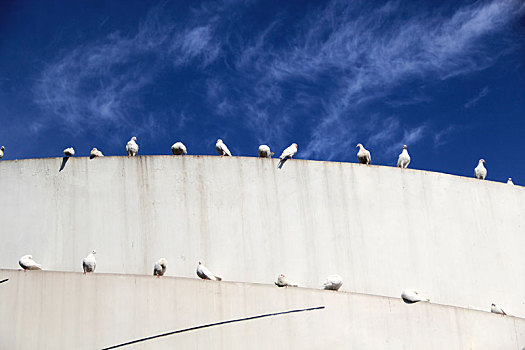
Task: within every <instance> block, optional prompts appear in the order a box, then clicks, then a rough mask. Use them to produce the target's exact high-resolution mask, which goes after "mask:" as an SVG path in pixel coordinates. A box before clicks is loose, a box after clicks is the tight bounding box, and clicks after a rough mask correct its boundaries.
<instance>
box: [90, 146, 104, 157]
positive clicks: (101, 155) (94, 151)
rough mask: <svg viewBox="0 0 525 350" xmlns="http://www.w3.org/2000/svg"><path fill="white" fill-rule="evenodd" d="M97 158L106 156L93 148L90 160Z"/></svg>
mask: <svg viewBox="0 0 525 350" xmlns="http://www.w3.org/2000/svg"><path fill="white" fill-rule="evenodd" d="M97 157H104V155H103V154H102V152H100V151H99V150H98V149H96V148H93V149H92V150H91V153H90V154H89V159H93V158H97Z"/></svg>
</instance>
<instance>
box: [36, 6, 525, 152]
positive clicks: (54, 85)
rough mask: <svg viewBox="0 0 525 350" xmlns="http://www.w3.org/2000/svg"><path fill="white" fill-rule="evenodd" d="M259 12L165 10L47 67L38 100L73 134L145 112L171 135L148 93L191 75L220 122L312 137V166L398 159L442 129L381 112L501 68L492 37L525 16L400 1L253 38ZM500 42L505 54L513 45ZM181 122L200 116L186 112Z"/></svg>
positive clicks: (305, 147) (265, 30) (264, 137)
mask: <svg viewBox="0 0 525 350" xmlns="http://www.w3.org/2000/svg"><path fill="white" fill-rule="evenodd" d="M365 4H366V6H365ZM250 6H252V4H251V3H250V2H249V1H248V2H235V1H230V2H229V1H225V2H223V3H217V2H212V3H211V2H210V3H209V2H204V3H202V4H200V5H199V6H197V7H194V8H192V10H191V11H190V13H189V14H188V15H187V16H186V17H185V18H184V20H177V21H175V20H171V19H167V20H166V18H164V12H165V11H164V9H163V8H162V7H160V8H156V9H154V10H152V11H151V12H150V13H148V15H147V16H146V18H145V19H144V21H143V22H142V23H141V24H140V25H139V27H138V30H137V31H136V33H134V34H132V35H130V34H128V35H125V34H122V33H119V32H114V33H111V34H110V35H107V36H106V37H104V38H102V39H100V40H96V41H94V42H89V43H85V44H82V45H79V46H78V47H75V48H72V49H71V50H69V51H64V52H63V53H62V54H61V55H60V56H59V57H58V58H57V59H56V60H55V61H53V62H50V63H49V64H48V65H46V66H45V68H44V70H43V72H42V75H41V79H40V81H39V82H38V84H37V86H36V87H35V99H36V101H37V102H38V104H39V105H40V106H41V107H42V108H43V109H45V110H47V111H50V112H51V113H52V114H53V115H55V116H58V117H60V118H61V120H62V121H63V122H64V124H66V125H68V126H75V127H77V128H82V127H85V126H89V127H94V128H96V127H98V126H99V125H107V124H108V123H109V124H112V125H126V123H128V121H127V116H129V115H130V114H136V115H141V114H143V115H144V120H143V123H142V125H145V127H148V125H149V126H150V127H151V128H152V130H153V131H152V132H160V130H156V129H155V128H154V124H155V123H154V121H155V117H153V116H151V114H149V113H144V108H143V104H144V100H143V99H144V97H143V94H141V92H142V91H143V90H144V89H145V88H148V87H151V86H154V85H155V82H156V81H157V79H159V76H161V75H162V72H163V70H164V69H167V67H169V68H170V69H172V70H175V71H183V69H182V68H187V67H191V68H192V69H194V70H197V71H199V74H201V76H200V77H199V78H200V79H196V80H195V81H193V82H192V85H191V88H192V89H195V90H196V91H197V94H198V95H199V96H202V103H203V104H205V105H206V107H207V108H208V110H210V112H211V113H212V115H211V116H210V118H217V117H222V118H230V122H232V120H234V122H232V123H236V122H239V123H242V125H243V126H244V127H246V128H248V129H249V130H251V132H252V133H253V137H254V138H255V139H257V140H258V141H259V142H265V143H269V142H270V140H271V141H272V142H273V143H279V144H283V145H284V144H288V143H289V142H291V141H297V139H290V138H294V137H297V134H295V133H294V130H296V129H300V130H301V133H308V137H305V136H304V135H301V136H302V137H303V139H308V140H309V141H308V143H307V144H300V156H301V157H314V158H323V159H333V158H337V157H342V156H343V155H344V154H345V153H346V152H347V151H346V150H347V149H348V148H349V147H350V148H351V147H353V146H355V143H357V142H358V141H359V142H363V141H364V142H366V143H368V144H370V146H372V147H375V148H377V149H380V150H382V151H385V153H388V152H390V151H392V150H394V149H397V148H398V147H399V145H400V144H401V145H402V144H403V143H407V144H413V143H416V142H419V141H420V140H422V139H424V138H426V137H431V135H432V132H430V125H431V123H429V121H428V120H426V119H425V118H422V119H421V120H417V121H413V120H412V121H407V120H406V119H405V118H403V117H402V116H400V115H399V114H396V115H392V114H391V113H387V114H385V115H382V114H381V112H378V111H377V110H374V109H372V108H370V106H377V105H386V106H388V107H399V106H405V105H409V104H419V103H425V102H428V101H429V100H430V99H429V98H428V97H427V96H425V95H424V94H423V93H421V92H418V91H417V90H415V92H414V93H413V94H407V93H406V92H404V91H400V90H401V89H403V86H405V83H407V82H413V81H434V82H435V81H441V80H446V79H449V78H451V77H455V76H458V75H464V74H469V73H472V72H476V71H479V70H482V69H485V68H487V67H489V66H490V65H492V64H494V62H495V61H496V60H497V58H498V54H492V55H490V54H487V52H488V50H487V47H486V45H485V43H484V40H482V39H485V38H489V39H490V38H492V36H493V35H494V34H497V33H499V32H500V31H502V30H503V29H504V28H505V26H506V25H507V24H508V23H510V22H511V21H512V20H513V19H515V18H516V16H517V13H518V12H519V11H521V10H520V1H518V0H504V1H501V0H493V1H483V2H474V3H472V4H468V5H462V6H459V7H457V8H456V9H455V10H450V8H449V7H443V8H434V9H433V10H432V11H430V10H425V9H422V8H420V7H412V8H409V9H407V8H404V7H402V6H403V2H401V1H387V2H385V3H384V5H383V6H382V7H379V8H377V7H376V8H374V7H371V6H370V5H369V4H368V3H367V2H348V1H342V0H341V1H337V0H335V1H331V2H329V3H326V4H324V3H323V4H321V5H320V7H318V8H313V5H312V10H311V11H310V12H309V13H308V14H307V15H306V16H303V17H301V19H299V20H297V19H294V21H293V23H290V18H289V17H287V16H288V15H289V14H287V13H286V12H285V9H283V10H282V11H281V12H279V13H276V14H275V15H274V16H273V17H272V19H271V21H270V22H269V23H267V24H266V25H262V26H260V27H257V26H250V28H248V29H246V28H244V27H243V25H244V26H246V23H243V24H241V23H240V22H239V18H242V17H243V16H242V11H243V9H245V8H250ZM522 12H523V11H522ZM407 13H409V14H410V15H406V14H407ZM254 28H256V29H254ZM283 33H286V35H283ZM491 43H492V44H493V45H501V46H502V50H497V51H499V52H505V50H503V49H504V47H503V45H504V43H499V42H497V41H494V42H491ZM491 52H494V51H491ZM144 58H148V59H147V60H146V59H144ZM151 62H154V64H151ZM216 66H220V69H217V70H215V71H213V74H211V73H210V74H205V73H206V71H207V69H209V68H210V67H216ZM403 92H404V93H403ZM487 93H488V88H487V91H486V92H485V93H484V95H483V91H482V94H480V96H478V97H479V98H478V99H477V100H479V99H480V98H482V97H483V96H485V95H486V94H487ZM477 100H476V101H474V102H472V103H471V104H469V103H468V102H467V104H465V107H466V108H468V107H467V105H469V106H471V105H473V104H474V103H476V102H477ZM372 111H373V112H372ZM383 113H385V112H383ZM172 114H173V115H178V116H184V118H186V119H187V118H190V117H189V116H190V115H191V113H190V114H188V113H185V111H184V108H182V107H181V108H180V110H177V111H174V112H173V113H172ZM133 122H135V120H134V121H133ZM38 123H42V121H41V120H40V121H38ZM128 127H129V128H131V127H132V126H128ZM155 130H156V131H155ZM224 132H225V133H226V132H227V130H224ZM445 140H446V133H445V132H444V133H443V135H441V136H440V137H437V136H435V137H434V143H435V144H441V143H442V142H445Z"/></svg>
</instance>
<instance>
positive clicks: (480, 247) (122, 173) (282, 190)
mask: <svg viewBox="0 0 525 350" xmlns="http://www.w3.org/2000/svg"><path fill="white" fill-rule="evenodd" d="M61 164H62V158H49V159H27V160H20V161H2V162H0V195H1V200H0V238H1V240H2V242H5V243H6V244H3V245H0V267H1V268H17V262H18V259H19V257H20V256H22V255H25V254H32V255H33V257H34V258H35V260H36V261H37V262H39V263H41V264H43V266H44V268H45V269H46V270H55V271H82V258H83V257H85V256H86V255H87V254H88V253H89V252H90V251H91V250H92V249H96V250H97V251H98V254H97V272H105V273H123V274H148V275H149V274H151V273H152V269H153V264H154V263H155V261H157V260H158V259H159V258H160V257H165V258H167V259H168V271H167V274H168V275H172V276H184V277H194V276H195V268H196V266H197V261H198V260H202V261H203V262H204V263H205V264H206V265H207V266H208V267H209V268H210V269H211V270H212V271H215V272H217V273H218V274H221V275H222V276H223V277H224V279H225V280H228V281H241V282H254V283H264V284H271V283H272V282H273V281H275V279H276V277H277V275H278V274H279V273H286V274H287V275H288V276H289V277H290V278H291V279H292V280H294V281H295V282H297V283H298V284H299V285H300V286H304V287H311V288H315V287H317V286H319V285H320V284H321V283H322V281H323V280H324V279H325V278H326V276H328V275H330V274H333V273H337V274H339V275H341V276H342V277H343V279H344V281H345V283H344V285H343V290H346V291H351V292H359V293H364V294H374V295H385V296H391V297H398V296H399V295H400V293H401V291H402V290H404V289H405V288H416V289H418V290H420V291H422V292H424V293H425V294H427V295H429V296H430V298H431V299H432V300H433V301H434V302H436V303H440V304H446V305H455V306H460V307H465V308H469V307H473V308H476V309H480V310H488V309H489V308H490V304H491V303H492V302H495V303H497V304H501V305H502V307H503V308H505V309H506V310H507V311H508V312H510V313H512V314H514V315H517V316H521V317H525V303H524V298H523V296H524V295H525V283H524V282H523V280H522V279H521V278H520V276H523V275H525V254H523V248H522V247H523V246H525V235H524V232H525V214H524V213H525V189H524V188H523V187H520V186H509V185H506V184H502V183H496V182H492V181H482V180H477V179H473V178H464V177H459V176H452V175H447V174H440V173H434V172H428V171H420V170H412V169H399V168H394V167H383V166H364V165H360V164H350V163H334V162H316V161H306V160H295V159H294V160H290V161H288V162H286V164H285V166H284V167H283V169H281V170H277V169H276V165H277V160H276V159H258V158H246V157H222V158H221V157H211V156H202V157H201V156H184V157H175V156H142V157H130V158H127V157H104V158H100V159H93V160H89V159H88V158H78V157H75V158H71V159H69V160H68V162H67V164H66V165H65V167H64V169H63V170H62V171H59V168H60V165H61Z"/></svg>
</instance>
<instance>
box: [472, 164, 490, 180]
mask: <svg viewBox="0 0 525 350" xmlns="http://www.w3.org/2000/svg"><path fill="white" fill-rule="evenodd" d="M483 163H485V159H480V160H479V163H478V166H477V167H476V168H475V169H474V176H475V177H476V179H481V180H485V177H487V169H485V167H484V166H483Z"/></svg>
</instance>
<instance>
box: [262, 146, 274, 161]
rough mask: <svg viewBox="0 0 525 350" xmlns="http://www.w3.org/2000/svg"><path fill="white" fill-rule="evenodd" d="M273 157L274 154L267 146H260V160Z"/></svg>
mask: <svg viewBox="0 0 525 350" xmlns="http://www.w3.org/2000/svg"><path fill="white" fill-rule="evenodd" d="M273 155H274V153H273V152H271V151H270V147H269V146H267V145H260V146H259V158H272V156H273Z"/></svg>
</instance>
